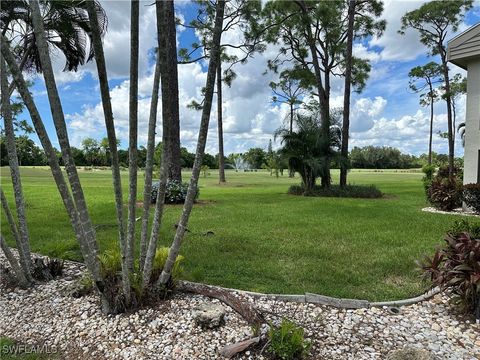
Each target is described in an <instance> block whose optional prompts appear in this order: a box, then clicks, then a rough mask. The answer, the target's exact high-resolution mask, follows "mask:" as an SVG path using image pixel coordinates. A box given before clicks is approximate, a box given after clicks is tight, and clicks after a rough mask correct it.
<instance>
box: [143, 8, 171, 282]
mask: <svg viewBox="0 0 480 360" xmlns="http://www.w3.org/2000/svg"><path fill="white" fill-rule="evenodd" d="M173 11H174V8H173V2H166V1H157V2H156V13H157V39H158V54H157V64H156V66H155V75H154V76H155V79H154V88H153V94H152V96H153V95H155V96H156V97H158V83H155V82H156V81H158V80H159V79H158V78H157V77H161V79H162V86H161V91H162V104H163V106H162V118H163V121H162V144H166V142H167V141H169V140H168V138H169V136H170V130H171V129H170V126H171V125H172V122H171V121H166V119H168V118H169V116H172V112H173V116H175V111H176V110H175V109H178V97H177V96H176V95H175V86H176V85H175V84H178V79H175V74H168V73H166V71H165V70H166V68H165V65H166V64H167V63H168V58H169V55H168V53H169V52H171V51H172V50H173V48H172V47H167V45H166V44H167V39H168V37H169V35H168V34H167V31H166V29H168V28H169V26H168V25H167V22H168V21H169V19H170V20H171V17H172V16H173V15H174V13H173ZM171 31H172V29H170V33H171ZM170 36H171V34H170ZM175 46H176V45H175ZM175 54H176V47H175ZM170 56H171V54H170ZM175 56H176V55H175ZM162 68H163V70H162ZM172 80H173V81H172ZM172 87H173V89H174V91H173V95H172V93H171V92H170V89H171V88H172ZM177 95H178V94H177ZM175 98H176V100H175ZM175 101H177V103H175ZM153 105H155V109H154V108H153ZM154 110H155V112H156V104H154V103H153V99H152V107H151V108H150V120H149V134H148V136H149V145H148V150H147V152H150V155H149V156H150V162H151V163H149V164H148V165H149V167H150V169H149V172H150V173H151V172H152V168H153V156H154V151H155V125H154V123H153V122H154V120H156V118H155V119H154V115H153V111H154ZM155 116H156V115H155ZM147 156H148V154H147ZM170 159H171V152H169V150H168V149H167V148H166V147H165V150H164V151H163V150H162V151H161V159H160V183H159V187H158V192H157V199H156V202H155V212H154V215H153V222H152V230H151V233H150V239H149V241H148V244H147V239H146V234H145V235H144V234H143V231H144V230H143V226H145V227H148V215H149V213H148V212H147V213H146V210H145V208H146V207H147V206H149V205H150V196H151V194H150V191H149V192H148V194H147V192H145V193H144V204H143V205H144V220H143V222H144V223H146V225H144V224H143V223H142V235H141V239H140V241H141V249H140V251H141V254H142V248H144V249H145V250H143V251H145V260H144V261H143V264H142V262H141V265H143V268H142V270H143V288H144V289H145V288H147V287H148V285H149V284H150V280H151V276H152V268H153V260H154V258H155V253H156V250H157V243H158V238H159V236H160V227H161V224H162V217H163V209H164V206H165V192H166V187H167V179H168V178H169V177H170V176H171V175H172V172H171V171H170V170H169V165H170V164H169V161H170ZM145 184H147V178H146V177H145ZM149 186H150V188H151V174H150V179H149ZM147 201H148V205H147ZM145 218H146V220H145ZM145 232H146V229H145ZM144 242H145V243H144ZM141 256H142V255H141ZM140 261H142V259H140Z"/></svg>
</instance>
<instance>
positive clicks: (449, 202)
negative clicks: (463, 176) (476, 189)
mask: <svg viewBox="0 0 480 360" xmlns="http://www.w3.org/2000/svg"><path fill="white" fill-rule="evenodd" d="M428 193H429V201H430V203H431V204H432V205H433V206H434V207H435V208H437V209H440V210H443V211H451V210H453V209H455V208H458V207H460V206H461V204H462V184H461V183H460V182H459V181H458V180H457V179H453V180H452V179H450V178H439V177H436V178H434V179H433V180H432V183H431V184H430V187H429V190H428Z"/></svg>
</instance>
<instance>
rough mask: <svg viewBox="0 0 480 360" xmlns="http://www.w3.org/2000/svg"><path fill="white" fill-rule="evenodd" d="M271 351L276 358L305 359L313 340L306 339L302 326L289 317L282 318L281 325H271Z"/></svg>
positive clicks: (282, 359)
mask: <svg viewBox="0 0 480 360" xmlns="http://www.w3.org/2000/svg"><path fill="white" fill-rule="evenodd" d="M268 339H269V342H270V343H269V347H268V349H269V351H270V352H271V353H272V354H273V356H274V358H275V359H281V360H294V359H303V358H304V357H305V356H306V355H307V354H308V350H309V349H310V346H311V342H310V341H308V340H305V335H304V331H303V329H302V328H301V327H299V326H297V325H296V324H295V323H293V322H291V321H290V320H287V319H282V322H281V324H280V326H278V327H275V326H272V325H271V326H270V330H269V332H268Z"/></svg>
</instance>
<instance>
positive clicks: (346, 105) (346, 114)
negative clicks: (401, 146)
mask: <svg viewBox="0 0 480 360" xmlns="http://www.w3.org/2000/svg"><path fill="white" fill-rule="evenodd" d="M355 3H356V1H355V0H350V1H349V2H348V28H347V49H346V55H345V90H344V94H343V126H342V147H341V150H340V154H341V163H340V186H341V187H345V186H347V174H348V140H349V136H350V95H351V85H352V66H353V64H352V62H353V61H352V60H353V59H352V58H353V55H352V53H353V26H354V22H355Z"/></svg>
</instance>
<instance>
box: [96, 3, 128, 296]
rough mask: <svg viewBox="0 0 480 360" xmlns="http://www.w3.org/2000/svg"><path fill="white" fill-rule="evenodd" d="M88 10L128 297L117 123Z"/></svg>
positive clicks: (100, 44) (97, 36) (103, 56)
mask: <svg viewBox="0 0 480 360" xmlns="http://www.w3.org/2000/svg"><path fill="white" fill-rule="evenodd" d="M87 11H88V16H89V20H90V27H91V31H92V36H91V39H92V43H93V44H92V45H93V48H94V51H95V62H96V64H97V72H98V79H99V83H100V94H101V97H102V105H103V114H104V118H105V127H106V129H107V138H108V147H109V151H108V155H109V156H110V161H111V168H112V179H113V189H114V192H115V206H116V212H117V223H118V238H119V243H120V253H121V254H122V285H123V292H124V295H125V297H126V298H127V299H128V298H129V297H130V276H129V272H128V267H127V263H126V247H125V243H126V240H125V221H124V219H123V195H122V181H121V175H120V163H119V160H118V149H117V136H116V133H115V123H114V121H113V110H112V103H111V100H110V89H109V86H108V76H107V67H106V64H105V54H104V52H103V45H102V39H101V31H100V27H99V24H98V17H97V14H96V11H95V4H94V2H93V1H87Z"/></svg>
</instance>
